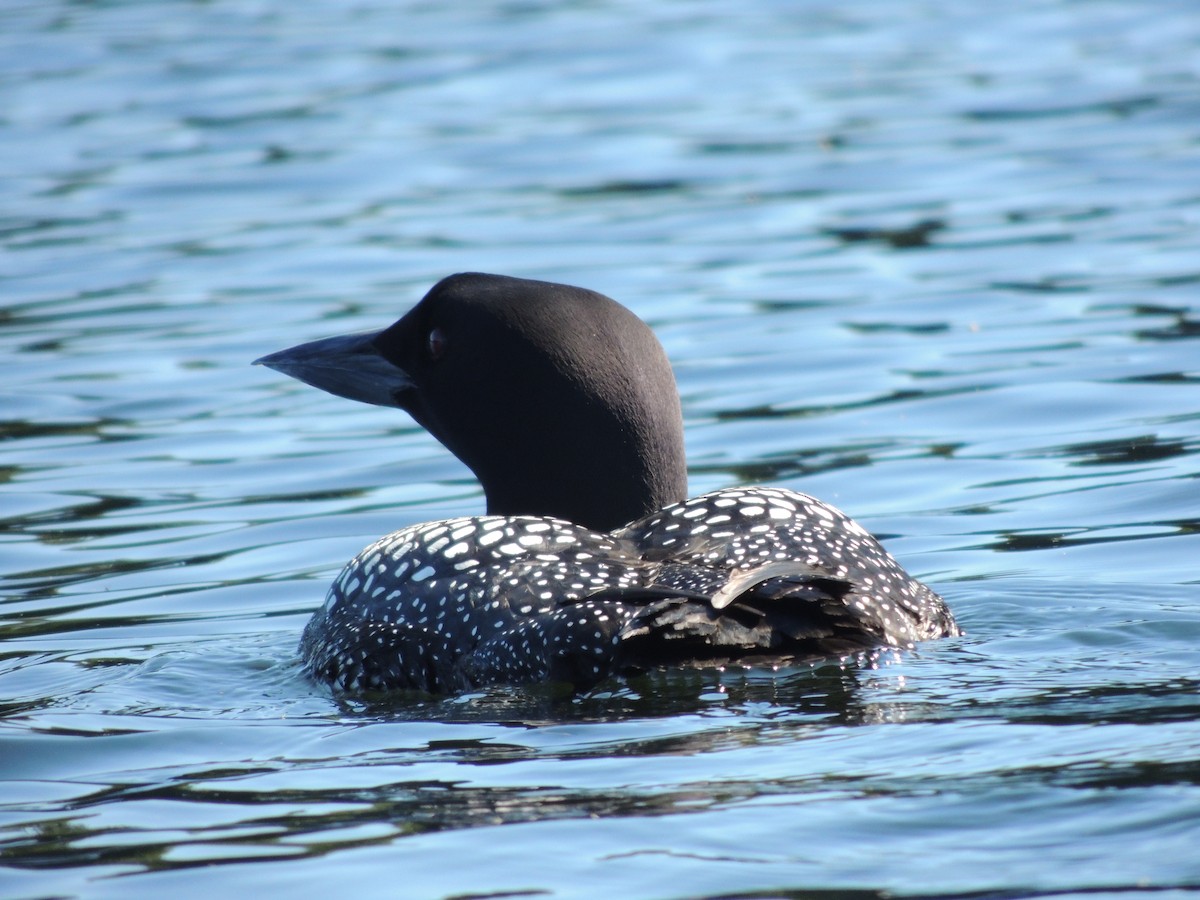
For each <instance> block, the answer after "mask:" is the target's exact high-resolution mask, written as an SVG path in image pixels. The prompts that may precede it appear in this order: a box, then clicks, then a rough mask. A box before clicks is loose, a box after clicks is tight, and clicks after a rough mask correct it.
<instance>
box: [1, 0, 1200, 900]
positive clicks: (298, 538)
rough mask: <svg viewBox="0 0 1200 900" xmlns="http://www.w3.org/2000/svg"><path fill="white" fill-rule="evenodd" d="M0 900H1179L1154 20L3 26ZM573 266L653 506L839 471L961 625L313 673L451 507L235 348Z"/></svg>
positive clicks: (322, 20) (1192, 729)
mask: <svg viewBox="0 0 1200 900" xmlns="http://www.w3.org/2000/svg"><path fill="white" fill-rule="evenodd" d="M0 98H3V103H2V104H0V171H2V172H3V174H4V177H3V178H2V179H0V200H2V203H0V359H2V360H3V362H2V363H0V365H2V366H3V375H4V377H3V380H2V381H0V585H2V591H0V597H2V605H0V710H2V711H3V713H2V715H3V719H0V779H3V781H2V787H0V894H3V895H4V896H13V897H35V896H36V897H40V896H52V895H53V896H88V897H105V896H114V897H115V896H119V897H130V896H154V897H157V896H163V895H164V894H167V893H168V892H170V893H172V894H174V895H177V896H210V895H211V894H212V892H214V891H222V890H223V891H231V890H236V891H238V892H239V893H243V892H249V891H254V890H259V891H264V892H267V893H269V894H272V895H274V894H279V893H282V892H284V891H291V892H293V893H295V894H296V895H298V896H310V895H317V894H326V893H329V892H331V891H335V892H337V893H345V892H347V891H352V892H353V893H354V894H355V895H361V896H396V895H398V894H399V895H411V896H430V897H432V896H451V895H485V896H486V895H500V894H503V895H506V896H525V895H540V894H550V895H559V896H613V895H614V894H618V893H623V894H624V895H628V896H654V897H690V896H730V895H736V896H747V895H751V896H753V895H759V896H779V895H781V894H790V895H796V896H799V895H808V894H810V893H814V892H817V891H820V892H829V895H830V896H833V895H841V894H845V895H846V896H847V897H850V896H855V897H857V896H878V895H880V894H883V893H888V894H893V895H896V894H898V895H942V896H963V895H971V896H977V895H980V894H983V895H988V896H992V895H995V896H1004V897H1012V896H1027V895H1039V896H1042V895H1057V894H1078V893H1083V892H1086V893H1089V894H1091V895H1093V896H1094V895H1097V894H1099V895H1107V894H1113V895H1116V894H1120V895H1122V896H1129V895H1137V894H1141V893H1146V894H1151V893H1152V894H1154V895H1155V896H1156V897H1161V896H1164V895H1165V896H1173V895H1183V894H1189V893H1192V894H1194V893H1200V853H1197V848H1198V847H1200V749H1198V748H1200V693H1198V688H1200V574H1198V573H1200V568H1198V562H1197V561H1198V560H1200V537H1198V534H1200V489H1198V488H1197V484H1198V482H1197V477H1198V475H1200V452H1198V451H1200V387H1198V385H1200V362H1198V360H1200V346H1198V345H1197V339H1198V338H1200V237H1198V235H1200V10H1197V9H1196V8H1195V6H1194V4H1193V3H1190V2H1184V0H1179V2H1172V0H1151V2H1134V0H1112V2H1101V0H1094V2H1072V0H1044V2H1028V3H1020V4H1010V5H1008V6H1007V7H1001V6H997V5H994V4H957V3H952V2H949V0H936V2H930V3H881V2H866V3H860V4H853V5H849V6H847V5H845V4H830V3H825V2H821V0H809V2H799V3H783V2H778V3H772V2H765V0H764V2H754V3H748V4H747V3H742V4H735V3H725V2H711V3H691V2H664V3H656V4H632V3H622V2H594V3H571V4H551V3H536V2H533V3H478V4H471V5H466V6H463V5H459V4H430V3H382V2H376V0H366V2H359V3H355V4H342V3H332V2H315V3H306V4H282V3H275V2H268V0H264V2H254V3H233V2H224V0H218V2H211V3H172V2H164V0H144V2H112V3H95V4H77V3H68V2H57V0H52V2H39V3H19V2H18V3H10V4H8V5H6V6H5V7H4V9H3V11H0ZM462 270H481V271H495V272H502V273H506V274H512V275H519V276H524V277H534V278H546V279H551V280H559V281H565V282H569V283H573V284H580V285H584V286H587V287H591V288H594V289H597V290H600V291H603V292H605V293H608V294H610V295H612V296H614V297H616V298H618V299H620V300H621V301H622V302H624V303H626V304H627V305H629V306H630V307H632V308H633V309H634V310H635V311H636V312H637V313H638V314H639V315H641V316H642V317H643V318H645V319H646V320H647V321H649V322H650V323H651V324H652V325H653V327H654V328H655V330H656V332H657V333H658V334H659V336H660V337H661V339H662V340H663V343H664V344H665V346H666V348H667V351H668V353H669V355H670V356H671V358H672V361H673V363H674V365H675V368H676V373H677V376H678V380H679V385H680V390H681V393H682V396H683V402H684V412H685V417H686V422H687V438H688V444H689V455H690V462H691V487H692V491H693V492H694V493H698V492H700V491H703V490H708V489H712V488H716V487H721V486H726V485H731V484H739V483H766V484H778V485H784V486H787V487H791V488H796V489H800V490H804V491H806V492H809V493H812V494H815V495H817V496H819V497H822V498H823V499H826V500H829V501H831V502H834V503H836V504H838V505H839V506H841V507H842V508H844V509H845V510H847V511H848V512H849V513H851V514H852V515H854V516H855V517H856V518H858V519H859V520H860V521H861V522H862V523H863V524H864V525H865V526H866V527H868V528H870V529H871V530H873V531H874V532H876V533H877V534H879V535H880V536H881V537H882V538H883V539H884V541H885V543H886V544H887V546H888V547H889V549H891V550H892V552H893V553H894V554H895V555H897V556H898V557H899V558H900V559H901V560H902V561H903V562H904V563H905V565H906V566H907V567H908V568H909V569H910V570H911V571H912V572H913V573H914V574H916V575H918V576H920V577H922V578H924V579H926V580H928V581H929V582H931V583H932V584H933V585H934V586H936V587H937V588H938V589H939V590H940V591H941V592H942V593H944V594H945V595H946V597H947V598H948V600H949V601H950V603H951V605H952V606H953V608H954V609H955V611H956V613H957V614H958V616H959V619H960V621H961V623H962V625H963V626H964V627H965V628H966V630H967V634H966V635H965V636H964V637H963V638H961V639H955V640H947V641H941V642H937V643H933V644H929V645H926V646H923V647H922V648H920V650H919V652H917V653H906V654H901V655H897V656H885V657H882V658H880V659H878V660H874V661H864V662H859V661H846V662H838V661H831V663H830V664H828V665H823V666H817V667H813V668H811V669H809V668H804V669H793V670H784V671H779V672H769V671H750V672H744V671H726V672H719V671H700V672H694V671H692V672H685V671H668V672H660V673H652V674H650V675H648V676H646V677H644V678H640V679H635V680H631V681H629V682H613V683H610V684H607V685H604V686H602V688H601V689H600V690H598V691H597V692H595V693H593V694H591V695H588V696H585V697H580V698H575V699H571V698H564V697H562V696H560V695H559V694H557V693H556V692H554V691H548V690H540V689H529V690H519V691H517V690H508V689H495V690H489V691H483V692H479V693H477V694H471V695H466V696H461V697H453V698H443V699H434V698H422V697H395V698H387V699H382V700H381V699H375V700H370V701H367V700H363V699H361V698H345V697H333V696H331V695H330V694H329V692H328V691H326V690H325V689H324V688H322V687H320V686H318V685H315V684H312V683H311V682H309V681H307V680H306V679H305V678H304V677H303V676H302V674H301V673H300V671H299V669H298V666H297V657H296V642H297V639H298V635H299V633H300V630H301V628H302V627H303V624H304V622H305V621H306V619H307V617H308V615H309V614H310V613H311V611H312V610H313V609H314V608H315V607H316V606H317V605H318V604H319V603H320V602H321V599H322V597H323V594H324V589H325V586H326V585H327V584H328V583H329V581H330V580H331V579H332V577H333V576H334V575H335V574H336V572H337V570H338V569H339V568H340V566H341V565H342V563H344V562H345V561H346V560H347V559H349V558H350V557H351V556H352V555H353V554H354V553H355V552H356V551H357V550H358V549H359V548H360V547H361V546H363V545H364V544H366V543H367V542H368V541H370V540H372V539H374V538H375V537H378V536H379V535H381V534H383V533H385V532H387V531H389V530H393V529H395V528H399V527H401V526H403V525H407V524H410V523H413V522H419V521H424V520H429V519H436V518H441V517H445V516H449V515H459V514H471V513H474V512H478V511H479V510H481V508H482V497H481V494H480V492H479V489H478V487H477V486H476V484H475V482H474V481H473V479H472V478H471V476H470V473H469V472H467V471H466V470H465V469H464V468H462V467H461V466H460V465H459V464H458V463H457V462H456V461H455V460H454V459H453V458H452V457H451V456H450V455H449V454H448V453H447V452H445V451H444V450H443V449H442V448H441V447H440V446H438V445H437V444H436V442H434V441H433V440H432V439H431V438H429V437H428V436H427V435H425V434H424V433H423V432H421V431H420V430H419V429H417V428H416V427H415V426H414V425H413V424H412V423H411V422H410V421H409V420H408V419H407V418H406V417H404V416H403V415H402V414H400V413H397V412H395V411H389V410H381V409H374V408H369V407H360V406H356V405H354V404H351V403H349V402H346V401H342V400H338V399H337V398H334V397H330V396H326V395H323V394H320V393H319V392H316V391H313V390H311V389H308V388H305V387H304V386H302V385H299V384H297V383H293V382H290V381H288V380H287V379H284V378H282V377H280V376H278V375H275V374H274V373H271V372H268V371H264V370H261V369H252V368H250V367H249V362H250V360H252V359H254V358H256V357H258V356H261V355H262V354H264V353H266V352H269V351H271V350H275V349H278V348H281V347H285V346H288V345H290V344H293V343H297V342H299V341H302V340H306V339H311V338H315V337H319V336H323V335H327V334H333V333H339V332H344V331H353V330H363V329H368V328H376V327H380V326H382V325H384V324H387V323H388V322H390V321H391V320H393V319H394V318H396V317H398V316H399V315H400V314H401V313H402V312H403V311H404V310H405V309H406V308H407V307H408V306H410V305H411V304H412V303H414V302H415V301H416V300H417V299H418V298H419V297H420V296H421V294H422V293H423V292H424V291H425V290H426V289H427V288H428V287H429V286H430V285H431V284H433V283H434V282H435V281H436V280H437V279H438V278H440V277H442V276H443V275H446V274H448V273H450V272H455V271H462Z"/></svg>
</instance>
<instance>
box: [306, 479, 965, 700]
mask: <svg viewBox="0 0 1200 900" xmlns="http://www.w3.org/2000/svg"><path fill="white" fill-rule="evenodd" d="M758 575H761V576H762V577H761V578H759V577H757V576H758ZM738 579H743V580H744V581H745V584H744V585H743V584H741V583H740V582H739V581H738ZM730 590H732V591H733V595H732V596H729V597H722V599H721V600H720V601H719V604H718V603H717V602H715V601H714V597H716V596H718V595H719V594H720V593H721V592H726V593H727V592H729V591H730ZM718 605H719V606H720V608H719V609H718V608H717V607H718ZM726 607H728V608H726ZM953 627H954V626H953V621H952V620H951V619H949V615H948V613H947V612H946V611H945V607H944V605H943V604H942V602H941V600H940V598H938V597H937V595H936V594H934V593H933V592H932V591H930V590H929V589H928V588H927V587H925V586H924V585H923V584H921V583H920V582H918V581H916V580H914V579H912V578H911V577H909V576H908V575H907V574H906V573H905V572H904V570H903V569H901V568H900V566H899V565H898V564H897V563H896V562H895V560H894V559H892V557H891V556H890V555H889V554H888V553H887V552H886V551H885V550H884V549H883V548H882V547H881V546H880V545H879V543H878V542H877V541H876V540H875V539H874V538H873V537H871V536H870V535H869V534H868V533H867V532H866V531H865V530H864V529H863V528H862V527H861V526H859V525H858V524H857V523H855V522H853V521H852V520H851V519H849V518H848V517H846V516H845V515H844V514H842V513H841V512H839V511H838V510H836V509H834V508H833V507H830V506H828V505H826V504H824V503H822V502H821V501H819V500H815V499H814V498H812V497H808V496H806V495H804V494H799V493H796V492H793V491H789V490H785V489H782V488H731V489H727V490H722V491H716V492H714V493H710V494H705V495H702V496H699V497H694V498H692V499H690V500H686V501H683V502H681V503H677V504H673V505H671V506H668V507H666V508H664V509H663V510H661V511H660V512H658V513H655V514H652V515H650V516H648V517H646V518H644V519H641V520H639V521H637V522H634V523H632V524H630V525H628V526H626V527H625V528H622V529H620V530H618V531H616V532H612V533H607V534H606V533H601V532H596V531H592V530H590V529H587V528H583V527H581V526H578V525H574V524H572V523H570V522H566V521H563V520H560V519H549V518H539V517H526V516H514V517H498V516H483V517H476V518H460V519H451V520H447V521H444V522H438V523H433V524H425V525H415V526H412V527H410V528H405V529H403V530H401V531H397V532H395V533H394V534H391V535H388V536H387V537H384V538H382V539H381V540H379V541H377V542H375V543H374V544H372V545H371V546H369V547H367V548H366V549H365V550H363V551H362V552H361V553H360V554H359V555H358V556H357V557H356V558H355V559H354V560H352V561H351V562H350V563H349V564H348V565H347V566H346V568H345V570H344V571H343V572H342V574H341V575H340V576H339V577H338V578H337V579H336V581H335V582H334V584H333V586H332V587H331V589H330V593H329V597H328V598H327V600H326V603H325V606H324V607H323V609H322V610H321V612H319V613H318V614H317V615H316V616H315V617H314V618H313V620H312V621H311V622H310V623H309V626H308V627H307V628H306V629H305V633H304V639H303V642H302V652H303V655H304V659H305V663H306V665H307V667H308V668H309V669H310V671H312V672H313V673H314V674H316V675H317V676H318V677H320V678H322V679H324V680H327V681H330V682H332V683H333V684H335V685H338V686H339V687H341V688H343V689H348V690H364V689H367V690H370V689H378V690H386V689H395V688H416V689H421V690H428V691H446V690H461V689H464V688H468V687H474V686H478V685H483V684H489V683H525V682H534V681H542V680H547V679H557V680H564V681H571V682H573V683H575V684H576V685H577V686H584V687H586V686H588V685H590V684H594V683H596V682H598V681H601V680H603V679H604V678H606V677H608V676H609V675H612V674H615V673H619V672H621V671H622V670H624V669H625V668H628V667H639V666H645V665H648V664H653V662H654V659H655V654H656V653H657V652H658V650H659V649H661V648H663V647H666V648H667V649H668V650H669V649H670V648H671V647H672V646H675V645H677V646H679V647H688V648H690V649H689V651H688V653H687V655H688V656H690V657H693V658H699V659H704V658H713V659H718V658H720V659H723V658H738V657H740V656H744V655H754V654H760V655H761V654H770V655H774V656H783V657H797V656H806V657H809V658H811V657H814V656H819V655H822V654H828V653H837V652H842V651H845V650H852V649H855V648H865V647H869V646H876V645H891V646H897V647H910V646H912V644H913V643H914V642H915V641H918V640H922V639H924V638H928V637H935V636H939V635H941V634H945V633H947V631H948V630H949V629H953ZM950 633H954V632H953V631H951V632H950ZM673 642H674V643H673ZM667 656H671V654H669V653H668V654H667Z"/></svg>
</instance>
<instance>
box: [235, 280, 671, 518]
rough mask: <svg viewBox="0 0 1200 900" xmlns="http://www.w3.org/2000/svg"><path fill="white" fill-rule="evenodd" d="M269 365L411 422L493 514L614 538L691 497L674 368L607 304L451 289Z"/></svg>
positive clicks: (481, 285) (459, 286)
mask: <svg viewBox="0 0 1200 900" xmlns="http://www.w3.org/2000/svg"><path fill="white" fill-rule="evenodd" d="M255 362H256V364H262V365H265V366H268V367H270V368H272V369H275V370H276V371H279V372H282V373H283V374H285V375H290V376H291V377H293V378H297V379H299V380H300V381H303V382H305V383H307V384H310V385H312V386H313V387H317V388H320V389H321V390H324V391H328V392H330V393H331V394H337V395H338V396H340V397H347V398H349V399H351V400H360V401H362V402H364V403H374V404H378V405H380V406H394V407H398V408H400V409H403V410H405V411H406V412H408V413H409V414H410V415H411V416H412V417H413V418H414V419H415V420H416V421H417V423H418V424H420V425H421V426H422V427H423V428H425V429H426V430H427V431H429V432H430V433H431V434H432V435H433V436H434V437H435V438H437V439H438V440H439V441H441V443H442V444H444V445H445V446H446V447H447V449H449V450H450V451H451V452H452V453H454V455H455V456H457V457H458V458H459V459H460V460H462V462H463V463H465V464H466V465H467V466H468V467H469V468H470V469H471V470H472V471H473V472H474V473H475V476H476V477H477V478H478V479H479V481H480V483H481V484H482V485H483V489H484V492H485V494H486V495H487V509H488V512H489V513H491V514H496V515H539V516H556V517H558V518H563V519H568V520H570V521H572V522H575V523H577V524H580V525H584V526H587V527H589V528H594V529H597V530H601V531H609V530H612V529H614V528H617V527H619V526H621V525H624V524H625V523H627V522H630V521H632V520H634V519H637V518H640V517H641V516H644V515H647V514H649V513H651V512H654V511H655V510H658V509H661V508H662V507H663V506H666V505H668V504H670V503H674V502H676V501H678V500H682V499H684V497H685V496H686V491H687V473H686V467H685V460H684V449H683V419H682V415H681V413H680V407H679V394H678V391H677V390H676V387H675V378H674V375H673V374H672V372H671V366H670V363H668V361H667V357H666V354H665V353H664V351H663V349H662V346H661V345H660V344H659V342H658V340H657V338H655V336H654V333H653V332H652V331H651V330H650V328H649V327H648V326H647V325H646V324H645V323H644V322H642V321H641V320H640V319H638V318H637V316H635V315H634V314H633V313H632V312H630V311H629V310H628V309H626V308H625V307H623V306H621V305H620V304H619V303H617V302H616V301H614V300H611V299H609V298H608V297H605V296H604V295H603V294H598V293H596V292H594V291H589V290H585V289H583V288H577V287H570V286H568V285H562V284H552V283H549V282H544V281H529V280H526V279H521V278H509V277H506V276H502V275H482V274H477V273H468V274H460V275H451V276H450V277H448V278H445V279H443V280H442V281H440V282H438V283H437V284H436V285H434V287H433V288H432V289H431V290H430V291H429V293H428V294H426V295H425V297H424V298H423V299H422V300H421V302H420V303H418V304H417V305H416V306H415V307H413V308H412V309H411V310H410V311H409V312H408V313H407V314H406V315H405V316H403V317H402V318H401V319H400V320H398V321H397V322H395V323H394V324H393V325H391V326H389V327H388V328H385V329H383V330H382V331H375V332H369V333H364V334H353V335H344V336H341V337H332V338H325V339H323V340H317V341H312V342H310V343H306V344H300V345H299V346H296V347H291V348H289V349H287V350H281V351H279V352H277V353H272V354H270V355H269V356H264V357H263V358H262V359H259V360H256V361H255Z"/></svg>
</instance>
